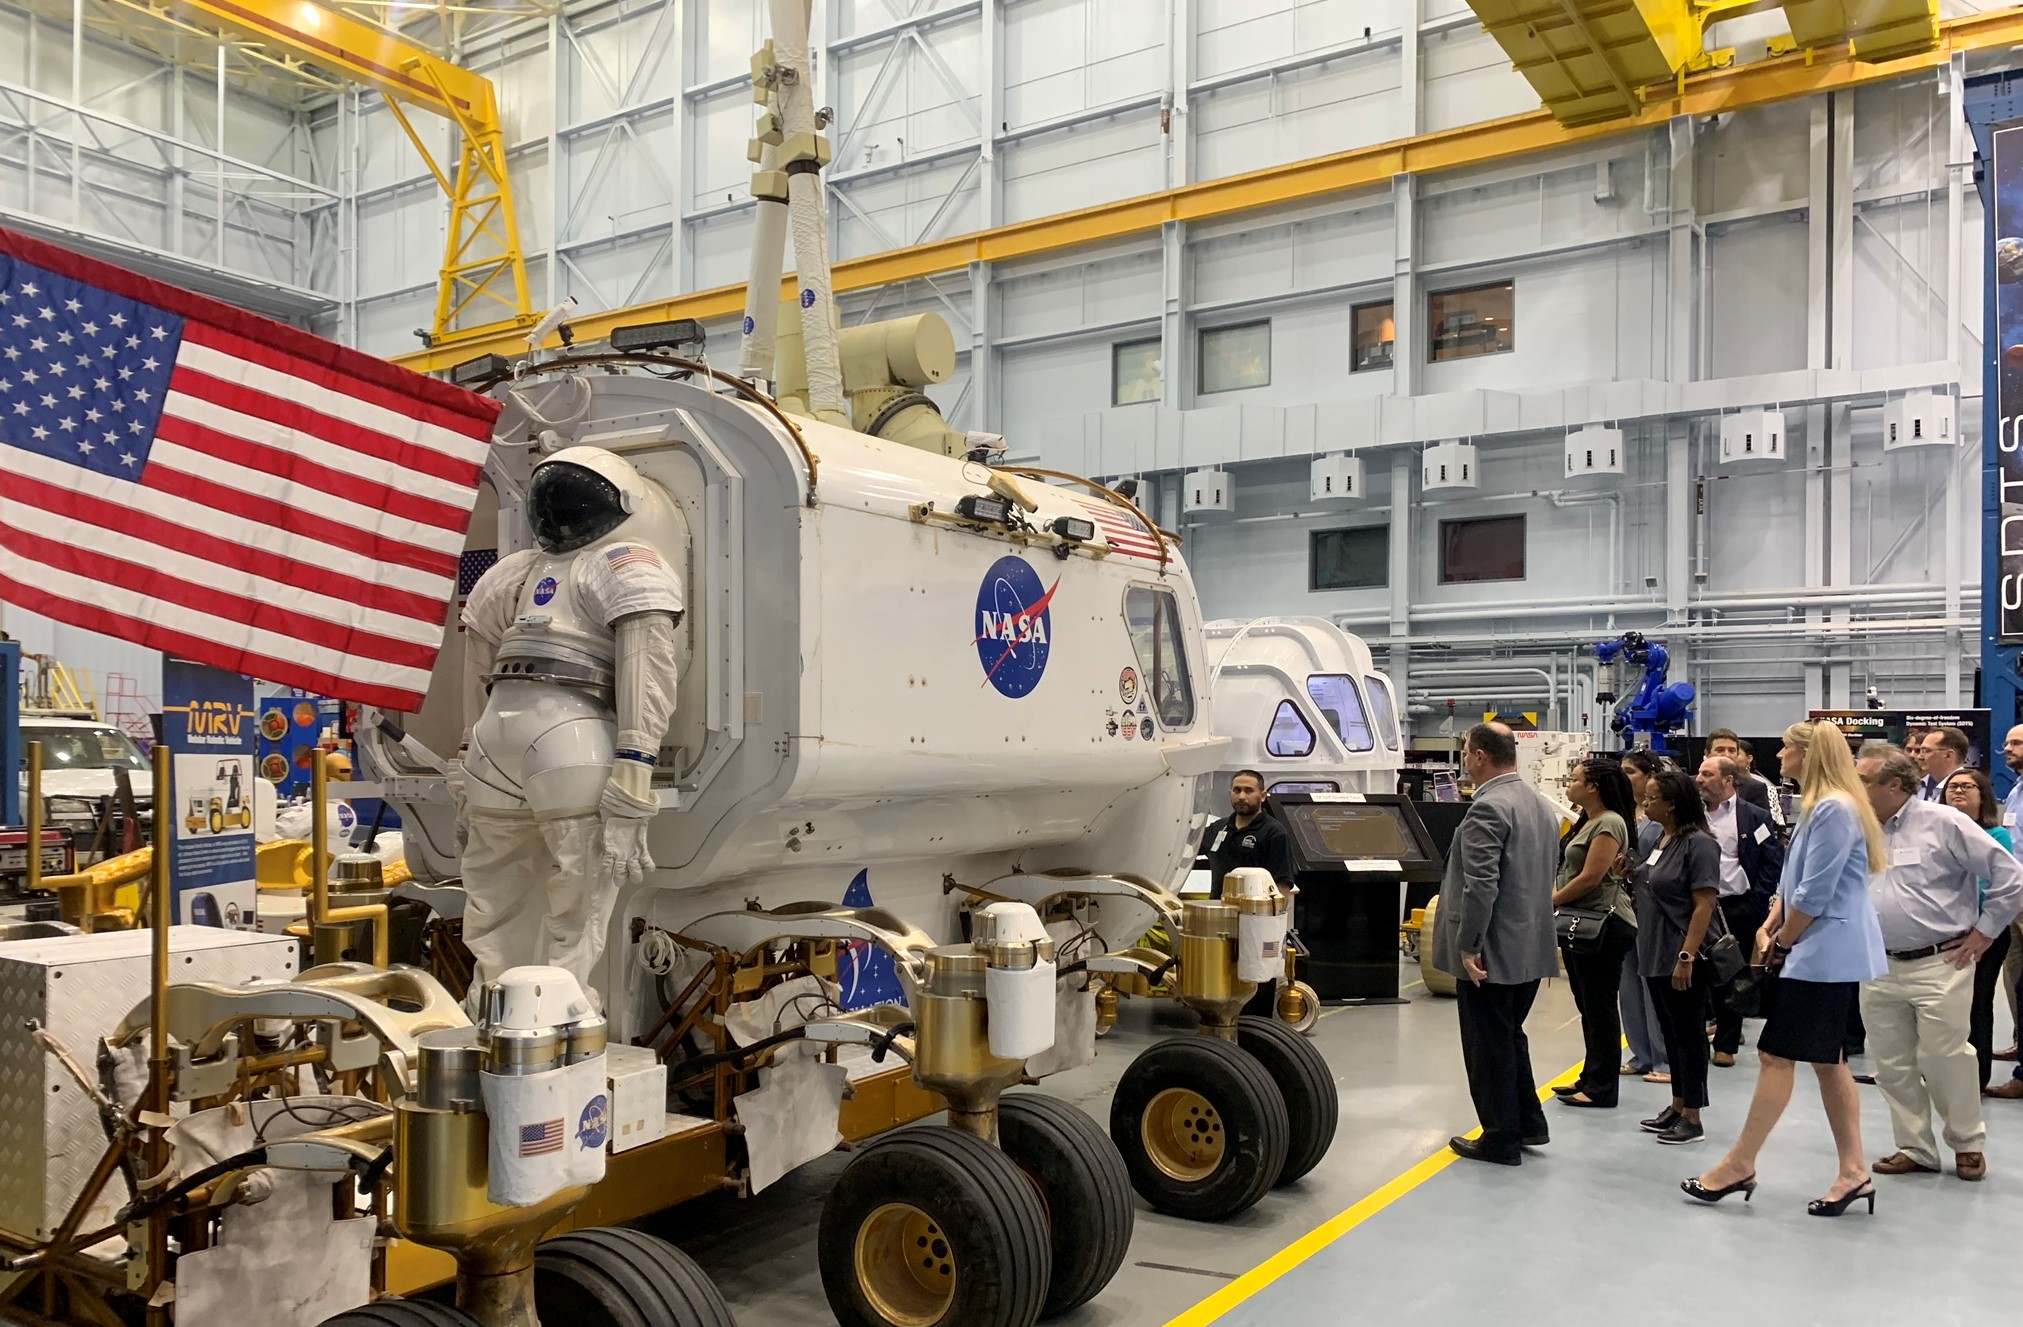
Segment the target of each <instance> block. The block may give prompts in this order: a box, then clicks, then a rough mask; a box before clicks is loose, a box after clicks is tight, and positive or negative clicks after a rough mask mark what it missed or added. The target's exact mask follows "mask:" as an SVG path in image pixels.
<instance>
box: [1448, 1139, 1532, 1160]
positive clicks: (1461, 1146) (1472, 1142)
mask: <svg viewBox="0 0 2023 1327" xmlns="http://www.w3.org/2000/svg"><path fill="white" fill-rule="evenodd" d="M1447 1146H1449V1147H1451V1148H1453V1149H1454V1155H1455V1156H1458V1157H1460V1158H1461V1159H1462V1160H1464V1161H1487V1162H1489V1163H1490V1164H1491V1165H1496V1166H1521V1165H1523V1164H1524V1158H1523V1157H1522V1156H1521V1155H1520V1154H1518V1153H1516V1152H1510V1153H1503V1152H1492V1151H1490V1150H1489V1148H1488V1146H1487V1145H1486V1144H1484V1143H1483V1141H1482V1140H1481V1139H1479V1138H1449V1139H1448V1140H1447Z"/></svg>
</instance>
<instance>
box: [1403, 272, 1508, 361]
mask: <svg viewBox="0 0 2023 1327" xmlns="http://www.w3.org/2000/svg"><path fill="white" fill-rule="evenodd" d="M1426 323H1427V326H1428V327H1429V328H1431V330H1432V339H1431V342H1430V344H1429V346H1428V355H1429V357H1430V358H1431V359H1432V360H1433V362H1434V363H1436V364H1437V363H1439V362H1440V361H1442V360H1448V359H1470V358H1473V357H1474V356H1476V355H1500V354H1502V353H1503V352H1504V351H1506V350H1511V349H1514V348H1515V347H1516V345H1517V287H1516V284H1515V283H1513V282H1509V281H1499V282H1497V283H1496V284H1495V285H1493V286H1470V287H1468V288H1467V289H1465V290H1436V291H1434V292H1433V293H1432V294H1430V295H1428V296H1427V297H1426Z"/></svg>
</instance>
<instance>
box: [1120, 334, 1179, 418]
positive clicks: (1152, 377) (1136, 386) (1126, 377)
mask: <svg viewBox="0 0 2023 1327" xmlns="http://www.w3.org/2000/svg"><path fill="white" fill-rule="evenodd" d="M1159 370H1160V365H1159V341H1158V338H1156V337H1154V338H1153V339H1152V340H1149V341H1119V342H1118V343H1117V344H1116V345H1113V346H1111V347H1110V404H1111V405H1139V404H1141V403H1143V402H1146V401H1157V400H1159V399H1160V398H1161V397H1163V396H1164V395H1165V394H1166V380H1165V377H1164V376H1163V375H1162V374H1161V373H1160V371H1159Z"/></svg>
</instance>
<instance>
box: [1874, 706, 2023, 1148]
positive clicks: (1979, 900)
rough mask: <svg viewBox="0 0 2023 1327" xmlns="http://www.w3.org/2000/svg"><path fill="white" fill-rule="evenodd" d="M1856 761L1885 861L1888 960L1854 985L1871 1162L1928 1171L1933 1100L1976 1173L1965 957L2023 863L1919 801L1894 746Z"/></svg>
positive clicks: (1880, 916)
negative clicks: (1874, 1140)
mask: <svg viewBox="0 0 2023 1327" xmlns="http://www.w3.org/2000/svg"><path fill="white" fill-rule="evenodd" d="M1929 762H1930V756H1929V755H1928V756H1927V763H1928V764H1929ZM1855 768H1856V771H1857V772H1858V773H1859V774H1860V775H1861V781H1862V783H1863V784H1864V785H1865V786H1866V787H1867V789H1868V798H1869V805H1870V806H1872V807H1873V808H1874V809H1875V814H1876V819H1877V820H1879V821H1881V822H1882V827H1883V838H1884V839H1885V841H1886V844H1887V850H1888V854H1889V869H1888V870H1886V871H1883V872H1882V873H1881V874H1879V875H1872V876H1870V877H1869V898H1870V899H1871V900H1872V901H1873V902H1874V903H1875V909H1876V919H1877V920H1878V921H1879V922H1880V923H1881V925H1882V933H1883V948H1884V949H1885V950H1887V951H1888V953H1889V969H1888V971H1887V972H1885V973H1884V974H1883V975H1882V976H1880V977H1878V978H1876V979H1875V980H1874V981H1872V982H1869V983H1868V984H1867V985H1865V986H1863V987H1862V991H1861V1015H1862V1020H1863V1022H1865V1023H1866V1024H1867V1025H1868V1047H1869V1053H1870V1054H1871V1055H1873V1056H1874V1057H1875V1062H1876V1085H1877V1086H1878V1087H1880V1088H1881V1089H1882V1093H1883V1098H1884V1100H1886V1101H1887V1102H1888V1103H1889V1108H1890V1121H1891V1123H1892V1125H1893V1126H1894V1128H1895V1132H1896V1144H1897V1150H1896V1151H1895V1152H1893V1153H1892V1154H1890V1155H1889V1156H1886V1157H1884V1158H1883V1159H1882V1160H1880V1161H1878V1162H1876V1163H1875V1171H1876V1173H1877V1174H1879V1175H1907V1174H1910V1173H1911V1172H1912V1171H1929V1172H1934V1173H1936V1172H1937V1171H1938V1170H1939V1168H1940V1167H1939V1149H1938V1141H1937V1140H1936V1139H1935V1138H1934V1137H1933V1135H1932V1119H1931V1116H1932V1111H1933V1109H1934V1108H1935V1107H1936V1108H1937V1110H1938V1113H1939V1118H1940V1119H1941V1120H1943V1121H1944V1122H1945V1135H1946V1144H1947V1146H1949V1147H1951V1148H1952V1149H1953V1166H1954V1173H1955V1174H1956V1175H1958V1176H1959V1177H1960V1178H1961V1179H1963V1180H1978V1179H1981V1178H1983V1177H1984V1176H1986V1175H1987V1173H1988V1162H1987V1158H1986V1156H1985V1155H1984V1153H1983V1151H1982V1147H1983V1144H1984V1143H1985V1141H1986V1139H1987V1136H1988V1130H1987V1126H1986V1125H1985V1124H1984V1123H1983V1121H1982V1117H1981V1096H1980V1084H1979V1082H1978V1081H1977V1080H1978V1079H1979V1077H1980V1065H1979V1063H1978V1062H1977V1061H1976V1058H1975V1055H1974V1048H1973V1046H1972V1045H1971V1044H1970V1042H1969V1041H1968V1027H1969V1022H1970V1020H1971V1018H1972V1014H1973V1004H1974V962H1975V960H1977V959H1978V958H1980V956H1981V954H1982V953H1983V952H1984V951H1985V950H1986V949H1987V948H1988V946H1989V945H1990V944H1991V943H1993V941H1994V938H1995V937H1996V936H1998V935H2000V934H2001V933H2002V930H2003V928H2004V927H2006V926H2008V925H2009V923H2010V922H2012V921H2014V920H2015V919H2016V915H2017V913H2018V912H2019V911H2023V866H2019V865H2018V864H2017V861H2016V859H2015V858H2014V857H2012V856H2011V855H2010V854H2008V853H2006V852H2004V851H2003V850H2002V845H2001V844H1999V843H1997V842H1995V840H1994V838H1993V837H1992V836H1991V835H1990V834H1989V833H1988V831H1986V830H1985V829H1982V828H1981V827H1980V826H1979V825H1977V824H1975V823H1974V822H1973V821H1972V820H1970V819H1968V818H1967V817H1966V816H1965V815H1963V814H1962V813H1960V812H1959V811H1956V810H1954V809H1953V808H1952V807H1950V806H1946V805H1944V804H1942V803H1938V802H1927V801H1922V800H1920V799H1919V797H1918V795H1917V794H1918V783H1919V779H1918V767H1917V765H1916V764H1915V763H1914V762H1913V761H1912V760H1911V758H1910V756H1909V755H1908V754H1906V753H1905V752H1904V751H1903V750H1902V748H1900V747H1894V746H1888V745H1885V744H1883V743H1879V742H1872V743H1870V744H1868V745H1867V746H1864V747H1863V748H1862V749H1861V756H1860V759H1859V760H1857V762H1856V765H1855ZM1983 881H1985V882H1986V890H1985V893H1984V892H1983V890H1982V882H1983Z"/></svg>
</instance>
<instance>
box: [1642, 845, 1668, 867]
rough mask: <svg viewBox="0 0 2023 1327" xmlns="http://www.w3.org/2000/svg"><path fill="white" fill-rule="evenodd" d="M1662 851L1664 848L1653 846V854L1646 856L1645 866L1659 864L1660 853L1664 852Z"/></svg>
mask: <svg viewBox="0 0 2023 1327" xmlns="http://www.w3.org/2000/svg"><path fill="white" fill-rule="evenodd" d="M1662 852H1664V849H1663V848H1653V849H1651V855H1650V856H1648V857H1646V858H1644V865H1645V866H1656V865H1657V864H1658V855H1659V854H1660V853H1662Z"/></svg>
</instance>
